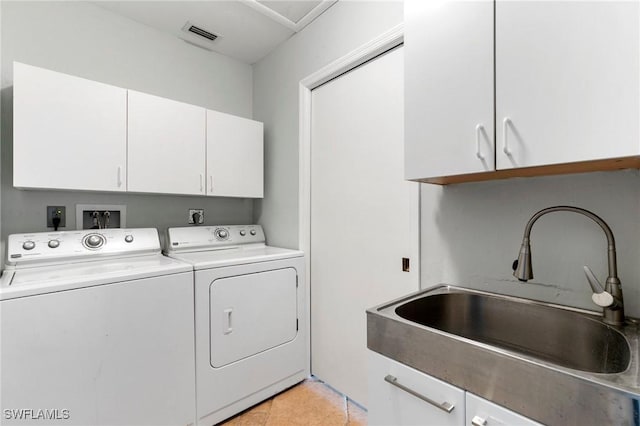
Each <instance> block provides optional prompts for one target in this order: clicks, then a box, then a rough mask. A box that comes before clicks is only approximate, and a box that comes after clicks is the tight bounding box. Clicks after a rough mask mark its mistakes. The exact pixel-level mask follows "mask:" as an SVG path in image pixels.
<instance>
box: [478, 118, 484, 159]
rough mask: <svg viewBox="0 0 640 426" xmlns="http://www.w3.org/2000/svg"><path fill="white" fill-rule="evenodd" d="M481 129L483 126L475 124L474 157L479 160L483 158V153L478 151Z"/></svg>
mask: <svg viewBox="0 0 640 426" xmlns="http://www.w3.org/2000/svg"><path fill="white" fill-rule="evenodd" d="M483 129H484V126H483V125H482V124H478V125H477V126H476V157H478V158H479V159H481V160H484V154H483V153H482V152H481V151H480V134H481V133H482V130H483Z"/></svg>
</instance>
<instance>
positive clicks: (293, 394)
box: [221, 379, 367, 426]
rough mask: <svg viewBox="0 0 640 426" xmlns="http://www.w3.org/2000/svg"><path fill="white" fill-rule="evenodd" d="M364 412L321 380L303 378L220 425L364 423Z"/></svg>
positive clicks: (345, 425)
mask: <svg viewBox="0 0 640 426" xmlns="http://www.w3.org/2000/svg"><path fill="white" fill-rule="evenodd" d="M366 424H367V412H366V411H365V410H363V409H362V408H360V407H359V406H357V405H355V404H353V403H352V402H351V401H350V400H349V399H348V398H345V397H344V396H342V395H340V394H339V393H337V392H336V391H334V390H333V389H331V388H329V387H328V386H327V385H325V384H324V383H322V382H319V381H316V380H313V379H307V380H305V381H304V382H302V383H300V384H298V385H296V386H294V387H292V388H290V389H287V390H286V391H284V392H282V393H279V394H278V395H276V396H274V397H273V398H271V399H269V400H267V401H265V402H263V403H261V404H258V405H256V406H254V407H252V408H249V409H248V410H246V411H243V412H242V413H240V414H238V415H237V416H235V417H232V418H230V419H229V420H227V421H226V422H224V423H221V425H223V426H298V425H299V426H366Z"/></svg>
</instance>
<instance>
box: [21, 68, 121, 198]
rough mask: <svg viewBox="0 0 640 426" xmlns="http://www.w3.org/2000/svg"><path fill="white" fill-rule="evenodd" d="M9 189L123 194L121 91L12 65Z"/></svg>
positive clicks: (63, 75) (58, 74) (50, 72)
mask: <svg viewBox="0 0 640 426" xmlns="http://www.w3.org/2000/svg"><path fill="white" fill-rule="evenodd" d="M13 75H14V86H13V120H14V121H13V142H14V143H13V186H15V187H18V188H55V189H69V190H93V191H124V190H125V189H126V179H127V176H126V164H127V162H126V159H127V152H126V149H127V140H126V137H127V90H126V89H122V88H119V87H114V86H110V85H107V84H103V83H98V82H95V81H90V80H85V79H83V78H78V77H73V76H70V75H66V74H61V73H58V72H54V71H49V70H46V69H42V68H38V67H33V66H30V65H25V64H21V63H17V62H15V63H14V70H13Z"/></svg>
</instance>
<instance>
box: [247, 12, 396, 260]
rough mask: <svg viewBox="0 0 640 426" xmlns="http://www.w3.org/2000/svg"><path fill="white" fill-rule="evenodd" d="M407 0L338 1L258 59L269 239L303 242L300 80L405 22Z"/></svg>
mask: <svg viewBox="0 0 640 426" xmlns="http://www.w3.org/2000/svg"><path fill="white" fill-rule="evenodd" d="M402 11H403V4H402V2H398V1H396V2H384V1H376V2H367V1H357V2H355V1H339V2H338V3H336V4H335V5H333V6H332V7H331V8H330V9H329V10H327V11H326V12H325V13H324V14H322V15H321V16H320V17H319V18H318V19H316V20H315V21H314V22H313V23H312V24H311V25H309V26H308V27H306V28H305V29H304V30H303V31H302V32H300V33H298V34H296V35H295V36H293V37H292V38H290V39H289V40H288V41H286V42H285V43H284V44H282V45H281V46H280V47H278V48H277V49H276V50H275V51H274V52H272V53H271V54H270V55H268V56H267V57H265V58H264V59H262V60H261V61H260V62H258V63H256V64H254V109H253V114H254V118H255V119H256V120H260V121H263V122H264V128H265V198H264V200H261V201H257V202H256V203H255V211H254V219H255V221H256V222H258V223H260V224H262V225H263V226H264V227H265V229H266V231H267V235H268V236H269V243H270V244H273V245H277V246H281V247H289V248H296V247H298V84H299V82H300V80H302V79H303V78H305V77H307V76H308V75H310V74H312V73H313V72H315V71H317V70H318V69H320V68H322V67H323V66H325V65H327V64H330V63H331V62H333V61H335V60H336V59H339V58H340V57H342V56H344V55H346V54H347V53H349V52H351V51H353V50H354V49H356V48H358V47H360V46H361V45H363V44H364V43H366V42H367V41H369V40H371V39H373V38H375V37H376V36H378V35H380V34H382V33H384V32H385V31H387V30H388V29H390V28H392V27H394V26H395V25H397V24H399V23H401V22H402V19H403V18H402Z"/></svg>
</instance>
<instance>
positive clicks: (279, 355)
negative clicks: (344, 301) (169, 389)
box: [165, 225, 309, 425]
mask: <svg viewBox="0 0 640 426" xmlns="http://www.w3.org/2000/svg"><path fill="white" fill-rule="evenodd" d="M165 253H166V254H167V255H169V256H171V257H173V258H175V259H179V260H182V261H184V262H188V263H189V264H191V265H193V269H194V284H195V327H196V398H197V404H196V411H197V420H198V424H201V425H212V424H215V423H218V422H220V421H222V420H224V419H226V418H228V417H230V416H232V415H234V414H237V413H239V412H240V411H242V410H244V409H246V408H248V407H250V406H252V405H254V404H256V403H258V402H260V401H262V400H264V399H267V398H269V397H270V396H272V395H274V394H275V393H277V392H280V391H281V390H283V389H286V388H288V387H290V386H292V385H294V384H296V383H298V382H300V381H302V380H304V378H305V377H307V376H308V373H309V369H308V364H309V363H308V359H309V357H308V349H307V348H308V338H307V310H306V307H305V306H306V294H307V292H306V287H305V284H304V257H303V253H302V252H300V251H296V250H287V249H282V248H276V247H269V246H267V245H266V244H265V236H264V233H263V231H262V228H261V227H260V226H258V225H250V226H212V227H188V228H170V229H169V230H168V238H167V249H166V250H165Z"/></svg>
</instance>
